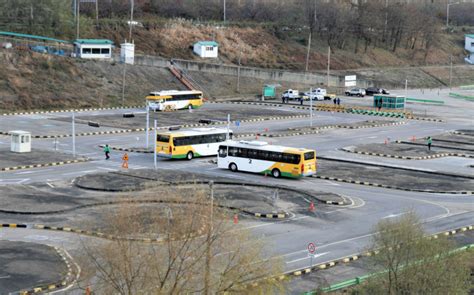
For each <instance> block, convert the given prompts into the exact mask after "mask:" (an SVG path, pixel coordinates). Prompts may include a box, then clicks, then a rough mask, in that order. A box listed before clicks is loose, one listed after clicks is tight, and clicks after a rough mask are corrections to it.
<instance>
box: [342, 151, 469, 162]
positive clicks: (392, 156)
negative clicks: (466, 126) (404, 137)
mask: <svg viewBox="0 0 474 295" xmlns="http://www.w3.org/2000/svg"><path fill="white" fill-rule="evenodd" d="M341 150H342V151H345V152H348V153H354V154H360V155H368V156H377V157H385V158H395V159H404V160H429V159H436V158H443V157H452V156H455V157H464V156H466V157H471V156H470V155H460V154H457V153H441V154H434V155H429V156H419V157H412V156H398V155H390V154H381V153H372V152H363V151H355V150H351V149H348V148H341ZM472 157H474V156H472Z"/></svg>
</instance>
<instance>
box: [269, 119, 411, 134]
mask: <svg viewBox="0 0 474 295" xmlns="http://www.w3.org/2000/svg"><path fill="white" fill-rule="evenodd" d="M403 124H406V122H394V123H386V124H385V123H384V124H373V125H361V126H349V125H328V126H319V127H314V128H313V130H308V131H297V132H290V133H280V134H272V133H262V134H261V136H265V137H286V136H299V135H309V134H318V133H320V130H324V129H335V128H345V129H362V128H377V127H384V126H395V125H403Z"/></svg>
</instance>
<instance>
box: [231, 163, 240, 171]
mask: <svg viewBox="0 0 474 295" xmlns="http://www.w3.org/2000/svg"><path fill="white" fill-rule="evenodd" d="M229 169H230V171H232V172H237V170H238V169H237V165H236V164H235V163H230V165H229Z"/></svg>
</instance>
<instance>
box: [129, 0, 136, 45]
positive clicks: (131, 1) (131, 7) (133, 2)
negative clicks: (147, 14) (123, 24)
mask: <svg viewBox="0 0 474 295" xmlns="http://www.w3.org/2000/svg"><path fill="white" fill-rule="evenodd" d="M134 6H135V0H130V34H129V35H128V39H129V40H130V42H132V27H133V24H132V23H133V8H134ZM132 43H133V42H132Z"/></svg>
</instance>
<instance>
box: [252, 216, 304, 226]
mask: <svg viewBox="0 0 474 295" xmlns="http://www.w3.org/2000/svg"><path fill="white" fill-rule="evenodd" d="M309 217H310V216H306V215H305V216H299V217H295V218H291V219H287V220H281V221H277V222H266V223H262V224H257V225H251V226H246V227H245V229H251V228H257V227H263V226H269V225H275V224H279V223H284V222H290V221H294V220H301V219H305V218H309Z"/></svg>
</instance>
